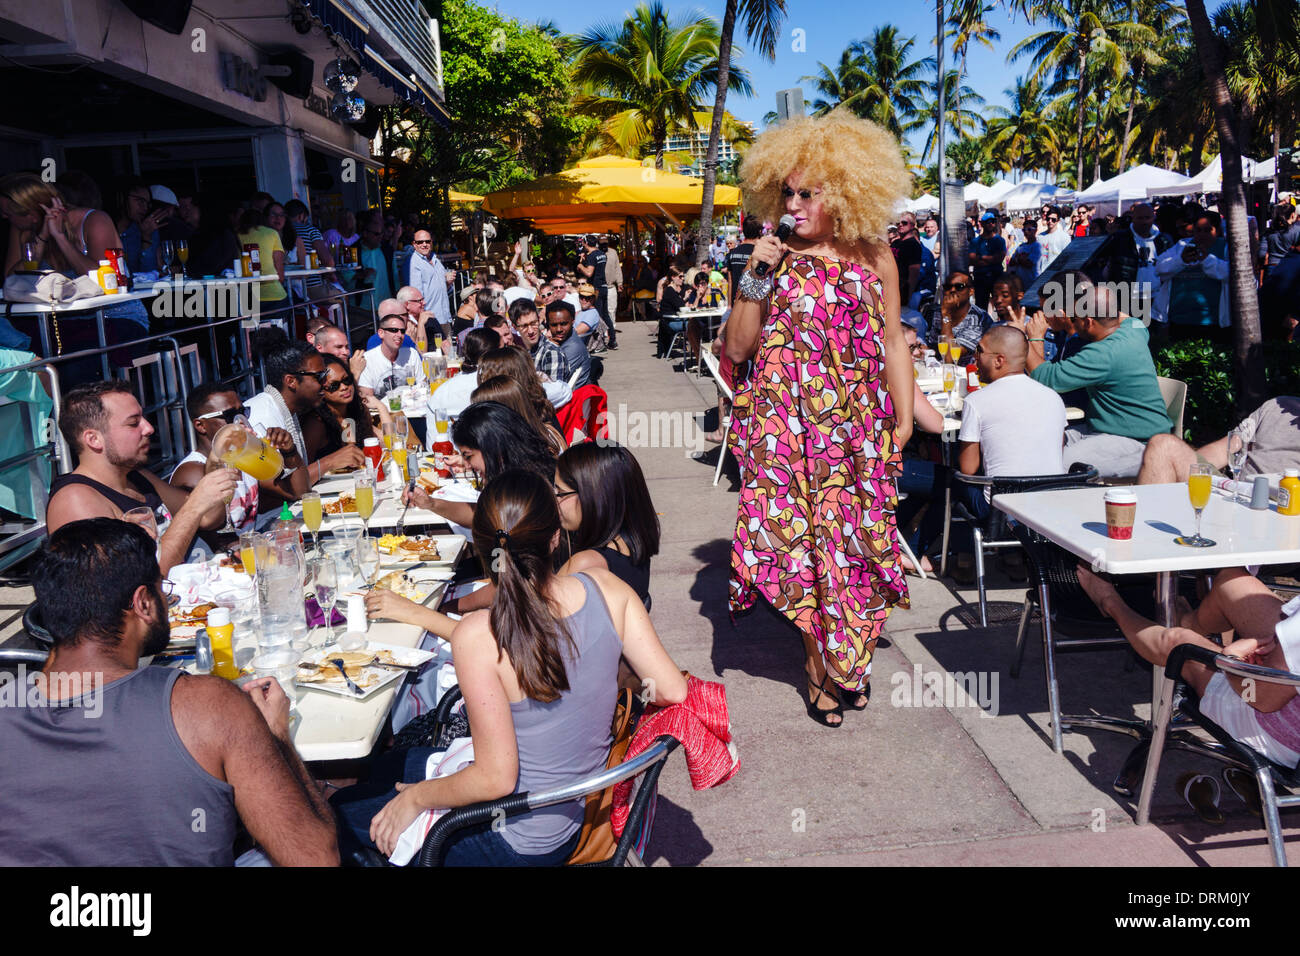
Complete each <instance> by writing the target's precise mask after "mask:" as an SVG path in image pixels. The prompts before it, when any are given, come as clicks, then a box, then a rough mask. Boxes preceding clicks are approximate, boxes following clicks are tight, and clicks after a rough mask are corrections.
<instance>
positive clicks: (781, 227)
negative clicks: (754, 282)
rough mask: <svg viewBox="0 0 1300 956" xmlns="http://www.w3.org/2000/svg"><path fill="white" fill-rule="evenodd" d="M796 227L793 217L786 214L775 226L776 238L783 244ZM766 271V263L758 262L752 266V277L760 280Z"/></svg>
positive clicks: (796, 223)
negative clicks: (754, 276)
mask: <svg viewBox="0 0 1300 956" xmlns="http://www.w3.org/2000/svg"><path fill="white" fill-rule="evenodd" d="M797 225H799V223H798V222H796V221H795V218H794V216H791V215H790V214H789V213H786V214H785V215H784V216H782V217H781V221H780V223H778V224H777V227H776V237H777V238H778V239H780V240H781V241H782V242H785V241H786V240H787V239H789V238H790V233H792V232H794V227H795V226H797ZM767 270H768V264H767V263H766V262H760V263H759V264H758V265H756V266H754V275H756V276H758V277H759V278H760V279H762V278H764V277H765V276H766V275H767Z"/></svg>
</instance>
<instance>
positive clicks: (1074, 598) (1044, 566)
mask: <svg viewBox="0 0 1300 956" xmlns="http://www.w3.org/2000/svg"><path fill="white" fill-rule="evenodd" d="M1063 487H1073V488H1084V487H1087V485H1085V484H1080V483H1076V484H1073V485H1068V486H1057V489H1058V490H1060V489H1061V488H1063ZM1011 529H1012V532H1013V533H1014V534H1015V536H1016V539H1017V541H1019V543H1020V545H1021V546H1022V547H1023V548H1024V549H1025V555H1026V557H1027V558H1028V561H1029V573H1030V581H1031V584H1032V588H1031V589H1030V590H1028V591H1026V592H1025V606H1024V609H1023V610H1022V611H1021V612H1020V625H1019V627H1018V628H1017V629H1016V649H1015V652H1014V656H1013V657H1012V660H1011V668H1010V670H1011V676H1012V677H1019V676H1020V664H1021V662H1022V660H1023V659H1024V656H1025V636H1026V634H1027V633H1028V625H1029V615H1030V614H1031V612H1032V611H1033V608H1034V606H1035V605H1037V606H1038V610H1039V614H1040V617H1041V620H1042V634H1043V669H1044V676H1045V678H1046V681H1047V705H1048V710H1049V712H1050V719H1051V724H1052V748H1053V749H1054V750H1055V751H1056V752H1057V753H1058V754H1059V753H1061V752H1062V750H1063V747H1062V742H1061V732H1062V730H1063V729H1066V728H1069V727H1075V726H1078V727H1092V728H1095V729H1100V730H1109V731H1117V732H1120V733H1127V734H1129V735H1130V736H1133V737H1135V738H1137V739H1139V740H1141V739H1143V737H1144V736H1145V734H1146V725H1145V724H1144V723H1143V722H1142V721H1139V720H1133V721H1128V720H1121V719H1119V718H1111V717H1088V716H1080V717H1075V716H1068V717H1062V715H1061V701H1060V691H1059V688H1058V686H1057V680H1056V652H1057V651H1090V650H1102V649H1107V648H1117V649H1119V648H1123V649H1130V645H1129V643H1128V641H1127V640H1126V639H1125V637H1124V635H1123V633H1122V632H1121V631H1120V630H1119V628H1118V627H1116V626H1115V624H1114V622H1112V621H1111V620H1110V619H1109V618H1104V617H1102V615H1101V612H1099V611H1098V610H1097V608H1096V606H1095V605H1094V604H1093V603H1092V599H1091V598H1089V597H1088V595H1087V594H1086V593H1085V592H1084V590H1083V588H1082V587H1081V586H1080V585H1079V576H1078V574H1077V573H1076V572H1075V568H1076V567H1077V565H1078V563H1079V559H1078V558H1077V557H1075V556H1074V555H1072V554H1070V553H1069V552H1068V551H1066V550H1065V549H1063V548H1061V547H1059V546H1057V545H1055V544H1053V543H1052V542H1051V541H1049V540H1048V539H1047V538H1045V537H1043V536H1042V535H1040V534H1039V533H1038V532H1036V531H1034V530H1032V529H1031V528H1028V527H1026V526H1025V525H1023V524H1021V523H1020V522H1015V523H1014V524H1012V525H1011ZM1121 593H1124V594H1125V596H1126V600H1127V601H1128V602H1129V603H1130V604H1131V605H1133V604H1136V605H1138V606H1142V605H1151V604H1152V595H1151V593H1150V592H1149V591H1136V590H1133V589H1132V588H1131V587H1130V588H1122V589H1121ZM1065 635H1069V636H1065Z"/></svg>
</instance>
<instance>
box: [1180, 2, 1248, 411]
mask: <svg viewBox="0 0 1300 956" xmlns="http://www.w3.org/2000/svg"><path fill="white" fill-rule="evenodd" d="M1186 2H1187V19H1188V20H1189V21H1190V22H1191V27H1192V36H1193V37H1194V38H1195V40H1196V50H1197V53H1198V54H1200V58H1201V65H1202V67H1203V68H1204V70H1205V77H1206V79H1207V80H1208V81H1209V84H1210V95H1211V98H1212V100H1213V102H1214V129H1215V132H1216V133H1218V135H1219V156H1220V158H1221V159H1222V161H1223V192H1222V194H1221V195H1220V196H1219V210H1220V212H1222V213H1224V219H1225V220H1226V221H1227V225H1228V258H1229V260H1230V262H1229V268H1230V273H1229V278H1228V281H1229V286H1228V293H1229V301H1230V303H1231V306H1232V332H1233V346H1234V352H1235V359H1236V363H1235V364H1236V371H1237V409H1238V411H1241V410H1243V409H1251V408H1256V407H1258V405H1259V403H1260V402H1261V401H1263V398H1264V375H1263V361H1264V355H1263V349H1262V347H1261V343H1260V331H1259V299H1258V296H1257V292H1256V288H1255V272H1254V264H1253V263H1252V261H1251V255H1250V240H1249V235H1250V232H1249V229H1248V226H1247V223H1246V195H1245V191H1244V190H1243V189H1242V181H1241V153H1242V148H1241V138H1240V127H1239V126H1238V115H1237V110H1236V108H1235V107H1234V105H1233V102H1232V93H1231V91H1230V90H1229V87H1228V78H1227V75H1226V72H1225V70H1224V65H1223V53H1222V40H1221V38H1220V37H1219V36H1217V35H1216V34H1215V32H1214V29H1213V27H1212V26H1211V25H1210V18H1209V16H1208V15H1207V14H1206V12H1205V2H1204V0H1186Z"/></svg>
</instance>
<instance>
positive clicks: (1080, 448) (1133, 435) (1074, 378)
mask: <svg viewBox="0 0 1300 956" xmlns="http://www.w3.org/2000/svg"><path fill="white" fill-rule="evenodd" d="M1071 317H1072V318H1073V320H1074V328H1075V332H1076V334H1078V335H1079V337H1080V338H1082V339H1083V340H1084V341H1085V342H1086V343H1087V344H1086V345H1084V347H1083V348H1082V349H1080V350H1079V351H1078V352H1077V353H1076V354H1075V355H1072V356H1071V357H1070V358H1068V359H1065V360H1064V361H1061V362H1048V361H1047V360H1046V359H1044V357H1043V339H1044V337H1045V336H1046V332H1047V319H1046V317H1045V316H1043V314H1042V313H1041V312H1039V313H1037V314H1035V316H1034V317H1033V319H1031V320H1030V321H1029V322H1028V323H1027V324H1026V327H1027V331H1028V334H1029V343H1030V344H1029V356H1028V360H1027V361H1026V363H1025V364H1026V368H1028V370H1029V374H1030V376H1031V377H1032V378H1033V379H1034V380H1035V381H1036V382H1040V383H1042V384H1043V385H1046V386H1047V387H1048V388H1051V389H1054V390H1055V391H1057V392H1069V391H1072V390H1074V389H1080V388H1081V389H1083V390H1084V391H1085V392H1086V393H1087V396H1088V407H1087V409H1085V411H1086V412H1087V415H1088V417H1087V420H1086V421H1085V422H1079V423H1077V424H1075V425H1073V426H1071V427H1070V428H1067V429H1066V430H1065V442H1066V447H1065V455H1064V461H1065V467H1066V468H1067V469H1068V468H1069V467H1070V466H1071V465H1072V464H1074V463H1075V462H1086V463H1087V464H1090V465H1096V466H1097V470H1098V471H1099V472H1100V473H1101V474H1102V475H1104V476H1108V477H1117V476H1127V475H1136V474H1137V473H1138V469H1139V468H1140V467H1141V465H1142V452H1143V451H1144V450H1145V448H1146V442H1147V439H1149V438H1150V437H1151V436H1152V435H1162V434H1166V433H1168V432H1169V431H1170V430H1172V429H1173V427H1174V426H1173V422H1171V421H1170V420H1169V416H1168V414H1166V413H1165V403H1164V399H1163V398H1162V397H1161V395H1160V384H1159V382H1157V381H1156V368H1155V364H1154V363H1153V362H1152V361H1151V352H1150V350H1149V348H1148V347H1147V339H1148V336H1147V330H1146V328H1145V327H1144V326H1143V325H1142V323H1141V322H1140V321H1138V320H1137V319H1134V318H1131V317H1129V316H1127V315H1125V314H1124V313H1123V312H1122V311H1121V310H1120V308H1119V301H1118V299H1117V298H1116V296H1115V294H1114V292H1113V290H1112V289H1110V288H1109V287H1108V286H1105V285H1103V286H1100V287H1094V286H1091V285H1089V286H1086V287H1084V288H1081V289H1078V290H1076V292H1075V302H1074V309H1073V310H1072V316H1071Z"/></svg>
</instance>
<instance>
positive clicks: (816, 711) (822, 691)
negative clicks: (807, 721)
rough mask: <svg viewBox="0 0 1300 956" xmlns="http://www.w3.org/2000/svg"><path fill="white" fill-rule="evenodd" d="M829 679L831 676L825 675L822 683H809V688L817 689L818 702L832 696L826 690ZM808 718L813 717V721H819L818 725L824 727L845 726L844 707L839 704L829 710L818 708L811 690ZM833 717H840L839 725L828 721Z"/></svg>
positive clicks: (810, 681)
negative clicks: (828, 718)
mask: <svg viewBox="0 0 1300 956" xmlns="http://www.w3.org/2000/svg"><path fill="white" fill-rule="evenodd" d="M829 677H830V675H829V674H826V675H824V676H823V677H822V679H821V681H820V683H813V682H812V680H809V681H808V687H809V688H813V687H815V688H817V700H821V699H822V697H830V696H831V695H830V692H829V691H827V690H826V681H827V679H828V678H829ZM808 716H809V717H811V718H812V719H813V720H815V721H817V723H819V724H821V725H822V726H823V727H842V726H843V725H844V705H843V704H842V703H839V702H837V703H836V704H835V706H834V707H832V708H830V709H829V710H822V709H821V708H820V707H818V706H817V703H816V701H814V700H813V697H812V691H811V690H809V693H808ZM832 716H834V717H838V718H839V723H835V724H833V723H831V722H830V721H829V720H827V719H826V718H827V717H832Z"/></svg>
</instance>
